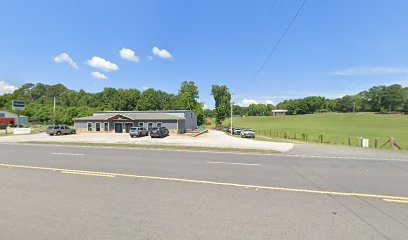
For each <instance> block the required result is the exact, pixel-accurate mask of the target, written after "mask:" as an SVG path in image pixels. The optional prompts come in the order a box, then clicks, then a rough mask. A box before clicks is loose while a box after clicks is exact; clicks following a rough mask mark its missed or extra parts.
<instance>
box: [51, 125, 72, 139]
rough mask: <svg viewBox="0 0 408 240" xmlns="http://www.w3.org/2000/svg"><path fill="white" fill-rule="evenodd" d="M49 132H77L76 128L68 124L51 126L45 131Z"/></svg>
mask: <svg viewBox="0 0 408 240" xmlns="http://www.w3.org/2000/svg"><path fill="white" fill-rule="evenodd" d="M45 132H46V133H47V134H49V135H51V136H53V135H66V134H75V133H76V130H75V129H73V128H69V127H67V126H60V125H57V126H49V127H48V128H47V130H46V131H45Z"/></svg>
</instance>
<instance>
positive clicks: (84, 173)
mask: <svg viewBox="0 0 408 240" xmlns="http://www.w3.org/2000/svg"><path fill="white" fill-rule="evenodd" d="M61 173H65V174H77V175H87V176H98V177H115V176H114V175H111V174H98V173H93V172H83V171H61Z"/></svg>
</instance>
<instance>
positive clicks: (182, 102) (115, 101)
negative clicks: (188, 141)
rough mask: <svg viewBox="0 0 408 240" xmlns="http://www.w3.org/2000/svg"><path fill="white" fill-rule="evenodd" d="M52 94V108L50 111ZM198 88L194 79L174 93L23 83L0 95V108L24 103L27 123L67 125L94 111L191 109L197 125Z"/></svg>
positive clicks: (200, 112) (199, 114) (200, 108)
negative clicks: (13, 89)
mask: <svg viewBox="0 0 408 240" xmlns="http://www.w3.org/2000/svg"><path fill="white" fill-rule="evenodd" d="M54 97H55V99H56V103H57V104H56V105H57V107H56V111H55V114H54V111H53V106H54ZM198 99H199V91H198V88H197V86H196V85H195V83H194V82H191V81H190V82H187V81H185V82H183V83H182V84H181V86H180V89H179V91H178V94H172V93H167V92H165V91H161V90H156V89H153V88H149V89H147V90H145V91H142V92H141V91H139V90H138V89H132V88H130V89H121V88H119V89H116V88H104V90H103V91H101V92H96V93H89V92H86V91H84V90H80V91H74V90H70V89H68V88H66V87H65V86H64V85H62V84H55V85H46V84H42V83H37V84H32V83H27V84H24V85H22V86H21V87H20V88H19V89H17V90H15V91H14V92H13V93H11V94H5V95H2V96H0V109H5V110H7V111H11V112H12V109H11V108H12V107H11V102H12V101H13V100H20V101H24V102H26V108H25V110H24V111H22V112H21V114H22V115H26V116H28V117H29V118H30V121H31V122H36V123H45V124H49V123H53V122H54V121H55V122H56V123H57V124H66V125H71V124H72V123H73V119H74V118H77V117H84V116H89V115H92V114H93V113H94V112H96V111H135V110H140V111H145V110H193V111H195V112H196V113H197V117H198V119H197V120H198V124H199V125H201V124H203V123H204V112H203V106H204V104H203V103H201V102H198Z"/></svg>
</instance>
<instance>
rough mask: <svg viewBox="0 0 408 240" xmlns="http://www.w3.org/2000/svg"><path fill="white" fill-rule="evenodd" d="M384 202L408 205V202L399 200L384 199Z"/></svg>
mask: <svg viewBox="0 0 408 240" xmlns="http://www.w3.org/2000/svg"><path fill="white" fill-rule="evenodd" d="M383 200H384V201H386V202H396V203H408V200H397V199H388V198H384V199H383Z"/></svg>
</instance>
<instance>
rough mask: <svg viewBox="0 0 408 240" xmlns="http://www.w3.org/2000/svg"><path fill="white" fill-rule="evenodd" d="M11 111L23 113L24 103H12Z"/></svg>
mask: <svg viewBox="0 0 408 240" xmlns="http://www.w3.org/2000/svg"><path fill="white" fill-rule="evenodd" d="M12 107H13V110H18V111H24V109H25V102H22V101H13V102H12Z"/></svg>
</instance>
